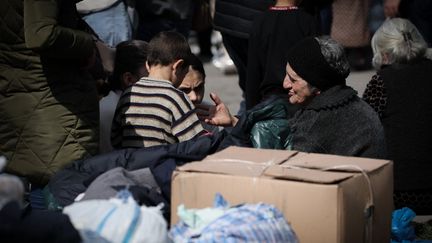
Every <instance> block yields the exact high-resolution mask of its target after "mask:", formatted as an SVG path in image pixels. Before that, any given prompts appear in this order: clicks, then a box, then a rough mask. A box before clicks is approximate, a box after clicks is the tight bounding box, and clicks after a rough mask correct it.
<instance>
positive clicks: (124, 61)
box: [110, 40, 148, 90]
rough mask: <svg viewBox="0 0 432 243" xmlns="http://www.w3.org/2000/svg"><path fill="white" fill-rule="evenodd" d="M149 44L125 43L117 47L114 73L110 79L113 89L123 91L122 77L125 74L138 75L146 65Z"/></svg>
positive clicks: (136, 41) (134, 41) (132, 41)
mask: <svg viewBox="0 0 432 243" xmlns="http://www.w3.org/2000/svg"><path fill="white" fill-rule="evenodd" d="M147 54H148V43H147V42H145V41H141V40H129V41H123V42H120V43H119V44H117V46H116V55H115V60H114V71H113V74H112V76H111V78H110V83H111V89H112V90H121V89H122V88H121V83H122V80H121V77H122V75H123V74H124V73H125V72H130V73H132V74H133V75H138V70H139V69H140V68H141V67H142V66H143V65H145V63H146V61H147Z"/></svg>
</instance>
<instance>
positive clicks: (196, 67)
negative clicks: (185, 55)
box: [190, 54, 206, 79]
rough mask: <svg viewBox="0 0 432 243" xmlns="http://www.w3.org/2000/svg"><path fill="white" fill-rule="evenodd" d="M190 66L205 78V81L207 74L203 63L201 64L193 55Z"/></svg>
mask: <svg viewBox="0 0 432 243" xmlns="http://www.w3.org/2000/svg"><path fill="white" fill-rule="evenodd" d="M190 66H191V68H192V69H193V70H195V71H197V72H199V73H201V74H202V76H203V79H205V77H206V73H205V70H204V66H203V63H202V62H201V60H200V59H199V58H198V57H197V56H196V55H195V54H191V57H190Z"/></svg>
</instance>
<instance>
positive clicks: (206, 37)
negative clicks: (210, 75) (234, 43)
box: [197, 27, 213, 61]
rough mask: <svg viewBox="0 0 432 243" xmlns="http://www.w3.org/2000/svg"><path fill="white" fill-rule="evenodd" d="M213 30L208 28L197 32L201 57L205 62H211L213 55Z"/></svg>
mask: <svg viewBox="0 0 432 243" xmlns="http://www.w3.org/2000/svg"><path fill="white" fill-rule="evenodd" d="M212 31H213V28H211V27H210V28H208V29H205V30H202V31H198V32H197V38H198V45H199V47H200V53H199V56H200V58H201V59H202V60H203V61H210V60H211V58H212V56H213V54H212V52H211V34H212Z"/></svg>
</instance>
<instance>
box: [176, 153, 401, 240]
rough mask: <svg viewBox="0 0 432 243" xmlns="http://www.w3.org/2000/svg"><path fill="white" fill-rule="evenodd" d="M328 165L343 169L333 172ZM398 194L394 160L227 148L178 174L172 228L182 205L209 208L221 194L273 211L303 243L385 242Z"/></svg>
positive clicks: (232, 202)
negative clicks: (265, 205) (267, 206)
mask: <svg viewBox="0 0 432 243" xmlns="http://www.w3.org/2000/svg"><path fill="white" fill-rule="evenodd" d="M330 167H339V168H338V170H331V171H328V170H327V169H329V168H330ZM361 170H363V171H364V172H365V174H363V173H361V172H360V171H361ZM366 174H367V176H365V175H366ZM368 181H370V183H368ZM371 191H372V192H371ZM392 191H393V164H392V162H391V161H387V160H376V159H367V158H357V157H344V156H335V155H324V154H308V153H301V152H296V151H283V150H264V149H251V148H239V147H229V148H227V149H225V150H223V151H221V152H219V153H215V154H213V155H210V156H207V157H206V158H205V159H204V160H203V161H200V162H193V163H189V164H186V165H184V166H181V167H179V168H177V170H176V171H175V172H174V174H173V178H172V195H171V204H172V206H171V212H172V214H171V224H174V223H176V222H177V221H178V218H177V215H176V212H177V206H178V205H179V204H185V206H186V207H187V208H204V207H210V206H212V202H213V199H214V195H215V193H216V192H220V193H222V195H223V196H224V197H225V199H227V201H228V202H230V203H231V205H235V204H238V203H245V202H249V203H254V202H265V203H270V204H273V205H275V206H276V207H277V208H279V209H280V210H281V211H282V212H283V213H284V215H285V218H286V219H287V220H288V221H289V222H290V224H291V226H292V227H293V229H294V231H295V232H296V234H297V236H298V238H299V241H300V242H301V243H307V242H313V243H316V242H329V243H337V242H348V243H354V242H376V243H383V242H384V243H387V242H390V224H391V213H392V211H393V199H392ZM372 204H373V206H371V205H372ZM367 215H371V216H370V217H367Z"/></svg>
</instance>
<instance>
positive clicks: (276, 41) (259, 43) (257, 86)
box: [246, 8, 318, 109]
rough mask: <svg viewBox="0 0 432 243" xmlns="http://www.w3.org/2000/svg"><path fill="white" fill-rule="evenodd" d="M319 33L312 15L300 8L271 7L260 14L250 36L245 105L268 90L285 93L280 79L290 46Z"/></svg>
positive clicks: (248, 104)
mask: <svg viewBox="0 0 432 243" xmlns="http://www.w3.org/2000/svg"><path fill="white" fill-rule="evenodd" d="M317 34H318V28H317V23H316V21H315V19H314V17H313V16H312V15H310V14H308V13H306V12H305V11H303V10H301V9H297V8H294V9H290V8H287V9H281V8H271V9H269V10H268V11H266V12H264V13H262V14H261V15H259V16H258V17H257V19H256V21H255V22H254V26H253V29H252V32H251V35H250V38H249V54H248V68H247V70H248V71H247V81H246V108H247V109H250V108H252V107H253V106H254V105H256V104H258V103H259V102H260V101H261V100H262V99H263V98H265V97H266V96H269V95H271V94H283V93H286V91H285V90H284V88H283V87H282V83H283V80H284V77H285V73H286V71H285V70H286V64H287V55H288V51H289V50H290V48H291V47H292V46H293V45H294V44H296V43H297V42H298V41H300V40H302V39H303V38H305V37H308V36H315V35H317Z"/></svg>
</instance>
